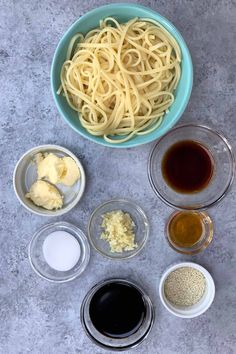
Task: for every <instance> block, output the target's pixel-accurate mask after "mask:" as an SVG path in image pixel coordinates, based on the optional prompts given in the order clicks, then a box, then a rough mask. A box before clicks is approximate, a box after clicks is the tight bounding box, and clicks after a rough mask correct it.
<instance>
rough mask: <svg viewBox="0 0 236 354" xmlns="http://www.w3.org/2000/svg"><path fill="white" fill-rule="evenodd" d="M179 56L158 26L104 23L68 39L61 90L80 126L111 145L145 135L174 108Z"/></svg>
mask: <svg viewBox="0 0 236 354" xmlns="http://www.w3.org/2000/svg"><path fill="white" fill-rule="evenodd" d="M180 63H181V51H180V48H179V45H178V43H177V42H176V40H175V39H174V38H173V37H172V35H171V34H170V33H169V32H168V31H167V30H166V29H165V28H164V27H162V26H161V25H160V24H159V23H158V22H155V21H153V20H150V19H138V18H135V19H132V20H130V21H128V22H127V23H124V24H120V23H118V22H117V21H116V20H115V19H114V18H112V17H109V18H106V19H104V20H103V21H101V23H100V28H96V29H94V30H92V31H90V32H89V33H87V34H86V35H85V37H84V36H83V35H82V34H80V33H78V34H76V35H75V36H74V37H73V38H72V39H71V42H70V44H69V47H68V51H67V59H66V61H65V62H64V64H63V66H62V69H61V87H60V88H59V90H58V94H60V93H63V94H64V95H65V97H66V100H67V102H68V104H69V105H70V106H71V107H72V108H73V109H74V110H76V111H77V112H79V119H80V122H81V124H82V126H83V127H84V128H85V129H87V131H88V132H89V133H91V134H93V135H96V136H103V137H104V139H105V140H106V141H109V142H111V143H121V142H124V141H127V140H129V139H130V138H131V137H132V136H134V135H142V134H148V133H149V132H151V131H153V130H154V129H156V128H157V127H158V126H160V124H161V122H162V120H163V118H164V115H165V113H166V112H167V111H168V109H169V107H170V106H171V104H172V103H173V102H174V94H173V92H174V90H175V89H176V87H177V85H178V82H179V79H180V75H181V69H180Z"/></svg>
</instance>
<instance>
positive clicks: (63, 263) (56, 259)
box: [43, 231, 81, 272]
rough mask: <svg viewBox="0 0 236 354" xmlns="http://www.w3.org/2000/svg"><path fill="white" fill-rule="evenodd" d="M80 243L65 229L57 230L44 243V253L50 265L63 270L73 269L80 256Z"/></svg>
mask: <svg viewBox="0 0 236 354" xmlns="http://www.w3.org/2000/svg"><path fill="white" fill-rule="evenodd" d="M80 253H81V250H80V245H79V243H78V241H77V240H76V238H75V237H74V236H72V235H71V234H69V233H68V232H65V231H55V232H52V233H51V234H49V235H48V236H47V238H46V239H45V241H44V243H43V255H44V258H45V260H46V262H47V263H48V265H49V266H50V267H51V268H53V269H55V270H59V271H62V272H65V271H68V270H70V269H72V268H73V267H74V266H75V265H76V263H77V262H78V260H79V258H80Z"/></svg>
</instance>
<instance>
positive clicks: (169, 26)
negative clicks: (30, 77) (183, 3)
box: [50, 3, 193, 148]
mask: <svg viewBox="0 0 236 354" xmlns="http://www.w3.org/2000/svg"><path fill="white" fill-rule="evenodd" d="M117 7H123V8H124V7H126V8H127V9H130V10H131V11H132V9H140V10H144V11H146V12H147V13H148V14H150V15H152V16H155V20H156V21H159V22H160V23H161V24H162V25H163V26H164V27H165V28H166V29H167V30H168V31H169V32H170V33H171V34H172V35H173V36H174V37H175V39H176V40H177V42H178V44H179V46H180V48H181V52H182V53H183V50H184V55H183V57H184V58H185V60H186V63H185V68H186V70H187V71H188V74H187V78H188V80H187V81H186V82H185V90H184V95H183V98H182V100H181V104H179V106H178V107H177V108H176V107H175V111H176V112H175V115H174V118H173V119H172V120H171V121H170V122H168V124H165V125H161V126H160V127H159V128H158V129H156V130H154V131H153V132H152V133H150V134H152V136H150V134H147V135H143V136H142V141H135V137H134V138H131V139H130V140H128V141H126V142H123V143H118V144H115V143H109V142H107V141H105V140H104V139H103V138H101V137H96V136H93V135H92V134H90V133H89V132H87V131H81V130H79V129H78V127H77V126H76V124H75V123H74V122H72V120H70V119H69V118H68V117H67V116H66V114H65V113H64V111H63V109H62V108H61V104H60V101H59V97H58V95H57V90H58V87H56V82H55V80H56V79H55V76H56V61H57V57H58V56H59V55H60V52H61V49H62V47H63V46H64V44H65V42H67V41H68V38H67V37H68V36H69V35H70V32H72V31H73V30H74V29H75V28H76V27H79V24H80V22H81V21H82V20H89V19H90V18H91V16H93V15H95V14H97V13H99V12H101V14H102V12H103V10H107V9H109V10H113V9H117ZM148 14H147V15H146V17H148ZM101 18H102V16H101ZM78 31H79V30H78ZM50 83H51V90H52V94H53V98H54V101H55V103H56V107H57V109H58V111H59V113H60V115H61V116H62V118H63V119H64V120H65V122H66V123H67V124H68V125H69V126H70V127H71V128H72V129H73V130H75V131H76V132H77V133H78V134H80V135H81V136H83V137H84V138H86V139H88V140H90V141H92V142H94V143H97V144H100V145H103V146H107V147H112V148H131V147H135V146H139V145H143V144H147V143H150V142H152V141H154V140H157V139H159V138H160V137H161V136H162V135H164V134H165V133H167V131H169V130H170V129H171V128H172V127H173V126H174V125H175V124H176V123H177V121H178V120H179V119H180V118H181V116H182V114H183V112H184V111H185V108H186V106H187V104H188V102H189V99H190V95H191V91H192V86H193V65H192V59H191V55H190V52H189V49H188V47H187V44H186V43H185V40H184V39H183V37H182V35H181V34H180V32H179V31H178V30H177V28H176V27H175V26H174V25H173V24H172V23H171V22H170V21H169V20H167V19H166V18H165V17H164V16H162V15H160V14H159V13H158V12H156V11H154V10H152V9H150V8H148V7H145V6H142V5H138V4H129V3H115V4H108V5H103V6H100V7H97V8H95V9H92V10H91V11H89V12H87V13H85V14H84V15H82V16H81V17H79V18H78V19H77V20H76V21H75V22H74V23H73V24H72V25H71V26H70V27H69V28H68V29H67V31H66V32H65V33H64V35H63V36H62V38H61V39H60V41H59V43H58V45H57V47H56V50H55V52H54V56H53V60H52V65H51V72H50Z"/></svg>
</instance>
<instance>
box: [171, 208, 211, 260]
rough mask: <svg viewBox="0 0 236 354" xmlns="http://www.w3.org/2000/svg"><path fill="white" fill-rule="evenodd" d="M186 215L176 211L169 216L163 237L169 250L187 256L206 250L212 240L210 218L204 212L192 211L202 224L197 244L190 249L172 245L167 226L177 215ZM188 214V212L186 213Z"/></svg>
mask: <svg viewBox="0 0 236 354" xmlns="http://www.w3.org/2000/svg"><path fill="white" fill-rule="evenodd" d="M182 213H186V212H185V211H176V212H174V213H173V214H171V216H170V217H169V220H168V221H167V224H166V228H165V235H166V239H167V241H168V243H169V245H170V247H171V248H173V249H174V250H175V251H176V252H179V253H182V254H189V255H193V254H196V253H199V252H202V251H203V250H204V249H206V248H207V247H208V246H209V244H210V243H211V241H212V239H213V223H212V220H211V218H210V216H209V215H208V214H207V213H206V212H196V211H193V212H192V213H195V214H196V213H197V214H199V215H200V216H201V222H202V227H203V234H202V236H201V238H200V240H199V241H198V242H196V243H195V244H194V245H193V246H192V247H179V246H178V245H176V243H174V242H173V241H172V240H171V238H170V234H169V225H170V223H171V221H172V220H173V219H174V218H175V217H176V216H178V215H180V214H182ZM187 213H189V211H188V212H187Z"/></svg>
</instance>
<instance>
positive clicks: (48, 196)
mask: <svg viewBox="0 0 236 354" xmlns="http://www.w3.org/2000/svg"><path fill="white" fill-rule="evenodd" d="M26 197H27V198H29V199H31V200H32V202H33V203H34V204H35V205H38V206H41V207H43V208H45V209H48V210H52V209H60V208H61V207H62V205H63V197H62V195H61V194H60V192H59V191H58V190H57V188H56V187H54V186H53V185H51V184H50V183H48V182H46V181H36V182H35V183H33V184H32V186H31V187H30V191H29V193H27V194H26Z"/></svg>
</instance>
